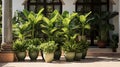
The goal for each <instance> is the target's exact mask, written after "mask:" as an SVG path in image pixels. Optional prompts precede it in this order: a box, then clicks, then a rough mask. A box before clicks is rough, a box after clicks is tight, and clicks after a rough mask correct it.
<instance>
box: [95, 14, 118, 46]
mask: <svg viewBox="0 0 120 67" xmlns="http://www.w3.org/2000/svg"><path fill="white" fill-rule="evenodd" d="M116 15H118V12H101V13H100V14H96V16H95V20H96V22H97V23H98V25H99V35H98V42H97V45H98V47H100V48H104V47H106V44H108V39H109V31H113V30H114V25H113V24H111V23H109V22H108V21H109V19H112V18H113V17H115V16H116Z"/></svg>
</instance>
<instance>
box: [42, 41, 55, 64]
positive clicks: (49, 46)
mask: <svg viewBox="0 0 120 67" xmlns="http://www.w3.org/2000/svg"><path fill="white" fill-rule="evenodd" d="M40 49H41V50H42V51H43V57H44V60H45V62H47V63H50V62H52V60H53V59H54V52H55V50H56V49H57V45H56V43H55V41H48V42H45V43H41V45H40Z"/></svg>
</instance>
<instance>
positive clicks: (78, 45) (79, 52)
mask: <svg viewBox="0 0 120 67" xmlns="http://www.w3.org/2000/svg"><path fill="white" fill-rule="evenodd" d="M83 50H84V48H83V44H82V42H81V41H80V42H77V43H76V50H75V58H74V59H75V60H76V61H80V59H81V58H82V52H83Z"/></svg>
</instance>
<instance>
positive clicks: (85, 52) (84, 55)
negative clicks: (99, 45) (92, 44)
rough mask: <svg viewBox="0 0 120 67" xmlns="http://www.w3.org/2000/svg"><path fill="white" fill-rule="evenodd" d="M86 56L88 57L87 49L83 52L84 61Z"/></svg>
mask: <svg viewBox="0 0 120 67" xmlns="http://www.w3.org/2000/svg"><path fill="white" fill-rule="evenodd" d="M86 55H87V49H85V50H84V51H83V52H82V57H81V58H82V59H85V57H86Z"/></svg>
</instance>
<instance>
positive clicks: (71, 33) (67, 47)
mask: <svg viewBox="0 0 120 67" xmlns="http://www.w3.org/2000/svg"><path fill="white" fill-rule="evenodd" d="M76 16H77V13H72V14H69V12H68V11H64V12H63V14H62V28H61V30H62V33H63V36H64V38H65V42H64V45H63V50H64V51H66V52H74V51H75V49H76V41H75V39H76V37H77V36H78V33H77V32H76V30H75V29H77V28H78V26H77V25H74V24H72V20H73V18H74V17H76Z"/></svg>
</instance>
